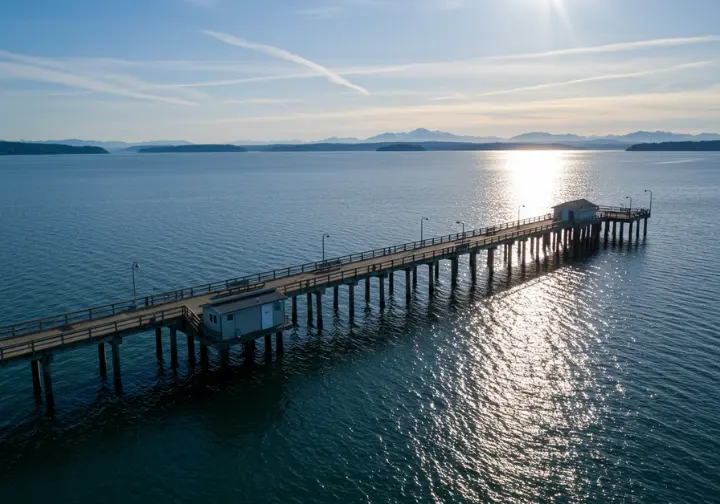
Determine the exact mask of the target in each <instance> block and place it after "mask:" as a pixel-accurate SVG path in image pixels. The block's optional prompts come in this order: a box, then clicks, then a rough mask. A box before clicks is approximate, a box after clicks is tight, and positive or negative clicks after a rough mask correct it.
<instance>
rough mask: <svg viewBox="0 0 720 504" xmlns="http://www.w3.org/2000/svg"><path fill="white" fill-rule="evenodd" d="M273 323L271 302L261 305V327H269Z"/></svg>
mask: <svg viewBox="0 0 720 504" xmlns="http://www.w3.org/2000/svg"><path fill="white" fill-rule="evenodd" d="M274 325H275V324H274V320H273V305H272V303H270V304H265V305H262V328H263V329H270V328H271V327H272V326H274Z"/></svg>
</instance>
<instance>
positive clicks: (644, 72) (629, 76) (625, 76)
mask: <svg viewBox="0 0 720 504" xmlns="http://www.w3.org/2000/svg"><path fill="white" fill-rule="evenodd" d="M712 64H713V62H712V61H698V62H694V63H685V64H682V65H676V66H672V67H668V68H659V69H656V70H642V71H639V72H631V73H624V74H609V75H596V76H594V77H584V78H582V79H573V80H568V81H562V82H550V83H548V84H536V85H534V86H524V87H519V88H512V89H500V90H498V91H488V92H486V93H478V94H476V95H474V96H497V95H503V94H511V93H520V92H522V91H537V90H538V89H547V88H554V87H563V86H572V85H574V84H584V83H586V82H596V81H606V80H618V79H632V78H635V77H645V76H647V75H655V74H661V73H670V72H676V71H678V70H685V69H689V68H701V67H706V66H711V65H712Z"/></svg>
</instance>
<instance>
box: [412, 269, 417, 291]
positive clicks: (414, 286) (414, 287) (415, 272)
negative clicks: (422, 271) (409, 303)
mask: <svg viewBox="0 0 720 504" xmlns="http://www.w3.org/2000/svg"><path fill="white" fill-rule="evenodd" d="M412 286H413V289H417V266H415V267H413V269H412Z"/></svg>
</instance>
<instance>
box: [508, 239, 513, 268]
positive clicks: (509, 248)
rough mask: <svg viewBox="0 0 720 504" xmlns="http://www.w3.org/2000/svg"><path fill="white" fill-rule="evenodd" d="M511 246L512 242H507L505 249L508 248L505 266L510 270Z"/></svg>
mask: <svg viewBox="0 0 720 504" xmlns="http://www.w3.org/2000/svg"><path fill="white" fill-rule="evenodd" d="M512 248H513V244H512V243H508V244H507V249H508V255H507V256H508V262H507V267H508V270H511V269H512Z"/></svg>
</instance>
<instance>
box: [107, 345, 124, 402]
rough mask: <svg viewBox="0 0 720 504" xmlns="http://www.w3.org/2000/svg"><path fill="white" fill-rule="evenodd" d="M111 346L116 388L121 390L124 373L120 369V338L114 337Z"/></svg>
mask: <svg viewBox="0 0 720 504" xmlns="http://www.w3.org/2000/svg"><path fill="white" fill-rule="evenodd" d="M110 346H111V348H112V366H113V378H114V381H115V390H116V391H118V392H120V391H121V390H122V373H121V371H120V339H119V338H113V340H112V342H111V343H110Z"/></svg>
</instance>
